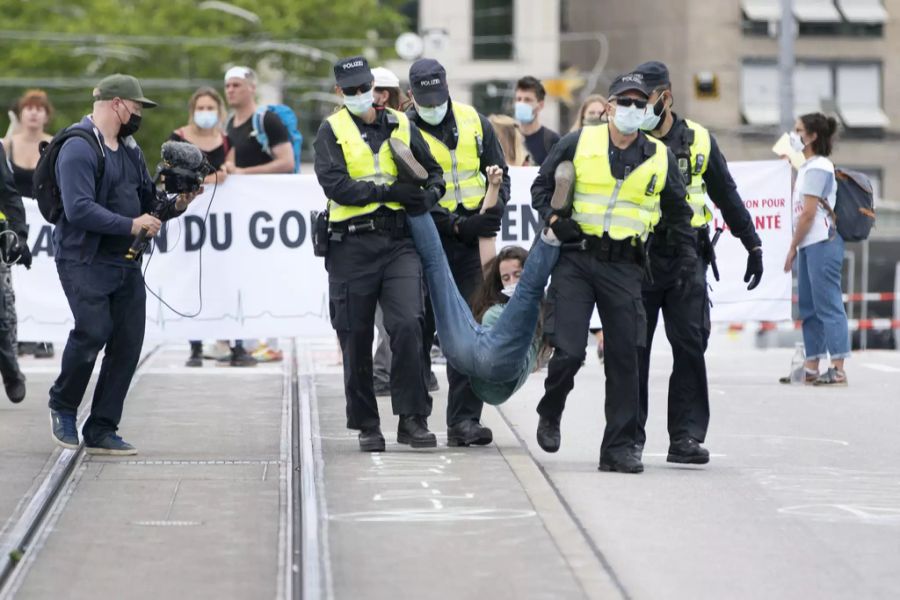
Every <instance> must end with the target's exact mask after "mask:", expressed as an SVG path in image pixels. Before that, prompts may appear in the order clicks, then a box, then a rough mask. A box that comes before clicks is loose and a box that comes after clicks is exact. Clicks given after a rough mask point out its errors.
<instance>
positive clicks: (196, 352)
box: [184, 342, 203, 367]
mask: <svg viewBox="0 0 900 600" xmlns="http://www.w3.org/2000/svg"><path fill="white" fill-rule="evenodd" d="M184 366H186V367H202V366H203V344H195V343H194V342H191V355H190V356H189V357H188V359H187V360H186V361H185V363H184Z"/></svg>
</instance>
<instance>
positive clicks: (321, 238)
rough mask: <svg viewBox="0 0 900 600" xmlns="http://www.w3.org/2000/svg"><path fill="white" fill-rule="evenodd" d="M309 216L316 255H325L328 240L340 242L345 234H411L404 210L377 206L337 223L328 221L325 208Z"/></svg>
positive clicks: (400, 236) (396, 237) (396, 236)
mask: <svg viewBox="0 0 900 600" xmlns="http://www.w3.org/2000/svg"><path fill="white" fill-rule="evenodd" d="M310 218H311V221H312V223H313V253H314V254H315V255H316V256H326V255H327V254H328V244H329V243H330V242H334V243H340V242H342V241H344V238H345V237H347V236H353V235H363V234H366V233H377V234H380V235H384V236H388V237H390V238H392V239H395V240H399V239H402V238H407V237H410V235H411V231H410V228H409V223H408V222H407V220H406V212H405V211H402V210H391V209H389V208H379V209H378V210H376V211H375V212H374V213H370V214H368V215H362V216H360V217H353V218H351V219H347V220H346V221H340V222H337V223H332V222H330V220H329V218H328V211H327V210H323V211H321V212H315V211H313V213H312V214H311V217H310Z"/></svg>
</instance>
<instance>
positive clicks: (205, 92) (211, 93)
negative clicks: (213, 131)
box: [188, 86, 225, 125]
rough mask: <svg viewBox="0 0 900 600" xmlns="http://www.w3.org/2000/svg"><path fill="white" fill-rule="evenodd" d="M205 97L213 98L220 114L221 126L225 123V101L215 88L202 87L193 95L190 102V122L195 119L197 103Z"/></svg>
mask: <svg viewBox="0 0 900 600" xmlns="http://www.w3.org/2000/svg"><path fill="white" fill-rule="evenodd" d="M204 96H206V97H209V98H212V99H213V102H215V103H216V110H217V112H218V113H219V124H220V125H221V124H222V123H224V122H225V101H224V100H223V99H222V95H221V94H219V92H217V91H216V89H215V88H212V87H209V86H202V87H199V88H197V91H196V92H194V93H193V94H191V99H190V100H188V122H189V123H190V122H192V120H193V117H194V109H196V108H197V101H199V100H200V98H203V97H204Z"/></svg>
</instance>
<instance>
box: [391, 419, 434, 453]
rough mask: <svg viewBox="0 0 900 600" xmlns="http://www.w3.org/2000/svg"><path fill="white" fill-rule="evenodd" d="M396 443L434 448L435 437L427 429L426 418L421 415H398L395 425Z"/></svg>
mask: <svg viewBox="0 0 900 600" xmlns="http://www.w3.org/2000/svg"><path fill="white" fill-rule="evenodd" d="M397 443H398V444H409V445H410V446H411V447H413V448H436V447H437V438H436V437H435V436H434V434H433V433H431V432H430V431H428V424H427V421H426V418H425V417H424V416H422V415H400V423H399V425H398V426H397Z"/></svg>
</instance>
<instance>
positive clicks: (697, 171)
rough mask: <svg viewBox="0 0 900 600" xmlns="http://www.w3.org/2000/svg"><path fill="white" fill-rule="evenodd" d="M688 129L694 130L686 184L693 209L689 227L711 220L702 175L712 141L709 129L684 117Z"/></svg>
mask: <svg viewBox="0 0 900 600" xmlns="http://www.w3.org/2000/svg"><path fill="white" fill-rule="evenodd" d="M684 122H685V123H686V124H687V127H688V129H690V130H692V131H693V132H694V141H693V142H692V143H691V148H690V150H691V164H690V166H689V168H690V170H691V172H690V176H691V182H690V183H689V184H688V186H687V202H688V204H689V205H690V207H691V210H692V211H694V216H693V217H691V227H703V226H704V225H706V224H707V223H709V222H710V221H712V218H713V215H712V212H711V211H710V210H709V207H708V206H707V204H706V199H707V195H706V182H704V181H703V176H704V175H705V174H706V169H707V168H708V167H709V152H710V149H711V148H712V141H711V140H710V137H709V130H708V129H707V128H706V127H704V126H703V125H700V124H699V123H695V122H694V121H691V120H689V119H685V120H684Z"/></svg>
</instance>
